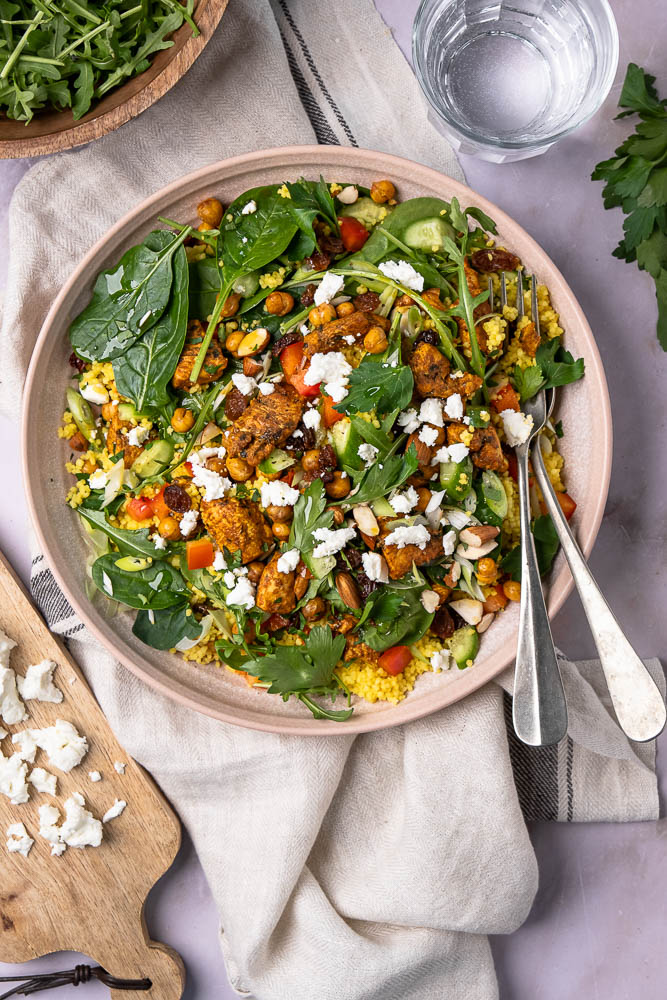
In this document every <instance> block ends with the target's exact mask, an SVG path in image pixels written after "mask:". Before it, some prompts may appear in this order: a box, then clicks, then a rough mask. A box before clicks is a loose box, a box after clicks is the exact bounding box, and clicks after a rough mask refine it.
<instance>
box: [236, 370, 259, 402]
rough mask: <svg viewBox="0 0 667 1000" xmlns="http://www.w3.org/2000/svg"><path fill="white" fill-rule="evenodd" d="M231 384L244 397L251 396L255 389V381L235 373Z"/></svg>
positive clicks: (247, 376) (248, 376)
mask: <svg viewBox="0 0 667 1000" xmlns="http://www.w3.org/2000/svg"><path fill="white" fill-rule="evenodd" d="M232 382H233V384H234V387H235V388H236V389H238V390H239V392H242V393H243V395H244V396H251V395H252V393H253V392H254V391H255V389H256V388H257V380H256V379H254V378H252V377H251V376H250V375H243V374H242V373H241V372H235V373H234V374H233V375H232Z"/></svg>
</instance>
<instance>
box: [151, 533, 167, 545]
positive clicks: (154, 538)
mask: <svg viewBox="0 0 667 1000" xmlns="http://www.w3.org/2000/svg"><path fill="white" fill-rule="evenodd" d="M151 542H152V543H153V545H154V546H155V548H156V549H166V547H167V539H166V538H163V537H162V535H160V534H158V532H157V531H156V532H155V534H153V535H151Z"/></svg>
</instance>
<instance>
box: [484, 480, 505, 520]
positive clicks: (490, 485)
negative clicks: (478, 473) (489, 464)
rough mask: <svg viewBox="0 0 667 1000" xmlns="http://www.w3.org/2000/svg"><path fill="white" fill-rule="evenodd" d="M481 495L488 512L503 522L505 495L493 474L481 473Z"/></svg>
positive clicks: (500, 483) (500, 482) (501, 485)
mask: <svg viewBox="0 0 667 1000" xmlns="http://www.w3.org/2000/svg"><path fill="white" fill-rule="evenodd" d="M482 494H483V496H484V499H485V501H486V504H487V506H488V507H489V508H490V510H492V511H493V513H494V514H495V515H496V517H497V518H499V519H500V520H501V521H504V520H505V518H506V517H507V507H508V504H507V494H506V493H505V489H504V487H503V484H502V481H501V480H500V478H499V477H498V476H497V475H496V474H495V472H490V471H488V470H486V471H485V472H483V473H482Z"/></svg>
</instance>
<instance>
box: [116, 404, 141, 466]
mask: <svg viewBox="0 0 667 1000" xmlns="http://www.w3.org/2000/svg"><path fill="white" fill-rule="evenodd" d="M132 427H133V425H132V424H131V423H130V421H129V420H121V419H120V416H119V415H118V407H117V406H114V408H113V414H112V416H111V421H110V423H109V430H108V431H107V451H108V452H109V454H110V455H117V454H118V452H119V451H122V452H123V465H124V466H125V468H126V469H129V468H130V466H131V465H132V464H133V463H134V461H135V459H136V458H138V457H139V455H141V453H142V451H143V450H144V449H143V445H134V444H129V442H128V440H127V435H126V432H129V431H131V430H132Z"/></svg>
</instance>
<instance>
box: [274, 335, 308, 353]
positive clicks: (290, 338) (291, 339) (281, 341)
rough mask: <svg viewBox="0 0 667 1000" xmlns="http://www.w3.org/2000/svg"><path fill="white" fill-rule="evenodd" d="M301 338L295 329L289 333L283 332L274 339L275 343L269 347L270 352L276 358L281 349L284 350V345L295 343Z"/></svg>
mask: <svg viewBox="0 0 667 1000" xmlns="http://www.w3.org/2000/svg"><path fill="white" fill-rule="evenodd" d="M300 340H301V334H300V333H297V332H296V330H292V332H291V333H284V334H283V335H282V337H279V338H278V340H276V342H275V344H274V345H273V347H272V348H271V353H272V354H273V356H274V358H277V357H278V355H279V354H280V352H281V351H284V350H285V348H286V347H289V346H290V344H297V343H298V342H299V341H300Z"/></svg>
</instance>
